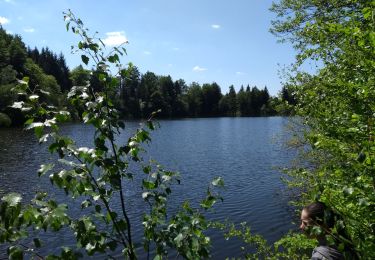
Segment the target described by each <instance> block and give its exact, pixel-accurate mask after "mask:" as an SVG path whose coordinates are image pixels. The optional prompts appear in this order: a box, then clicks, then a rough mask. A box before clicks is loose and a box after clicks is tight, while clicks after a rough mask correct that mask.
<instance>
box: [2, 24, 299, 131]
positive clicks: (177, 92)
mask: <svg viewBox="0 0 375 260" xmlns="http://www.w3.org/2000/svg"><path fill="white" fill-rule="evenodd" d="M127 72H128V73H127V75H125V76H123V77H122V78H121V80H120V82H121V84H120V85H119V87H118V89H117V90H116V91H114V92H113V93H112V95H113V97H112V99H113V100H114V102H115V106H116V107H117V109H118V110H119V111H120V112H121V113H122V115H123V116H124V117H126V118H146V117H148V116H149V115H150V114H151V113H152V112H154V111H158V110H160V111H161V112H160V113H159V114H158V116H159V117H162V118H180V117H217V116H272V115H289V114H290V113H291V111H292V109H291V107H290V104H295V102H294V100H293V98H292V97H291V96H290V94H289V93H288V90H287V89H285V88H284V89H283V90H282V91H281V92H280V94H279V96H278V97H272V96H270V94H269V92H268V89H267V87H264V88H263V89H260V88H258V87H256V86H253V87H250V86H249V85H248V86H247V87H246V88H244V87H243V86H241V88H240V90H239V91H238V92H236V90H235V88H234V86H233V85H232V86H230V87H229V91H228V93H225V94H223V93H222V91H221V87H220V86H219V85H218V84H217V83H215V82H213V83H206V84H202V85H200V84H198V83H196V82H193V83H191V84H189V85H188V84H186V82H185V81H184V80H183V79H178V80H173V79H172V78H171V77H170V76H160V75H156V74H155V73H153V72H146V73H145V74H141V73H140V71H139V69H138V68H137V67H136V66H133V65H130V66H129V69H128V70H127ZM25 76H27V77H29V85H30V87H31V90H32V89H34V88H35V86H39V88H40V89H42V90H43V91H45V92H46V93H49V94H48V95H45V97H44V100H42V101H45V102H47V103H51V104H53V105H56V106H61V107H69V105H68V104H67V103H66V94H67V93H68V92H69V90H70V89H71V88H72V86H74V85H87V84H90V85H91V86H92V87H93V89H94V91H101V88H102V86H101V85H100V81H99V79H98V78H97V73H96V72H95V71H91V70H87V69H84V68H83V67H82V66H81V65H80V66H78V67H76V68H74V69H73V70H71V71H70V70H69V68H68V66H67V65H66V62H65V58H64V56H63V54H62V53H60V54H59V55H57V54H55V53H53V52H52V51H51V50H49V49H48V48H42V49H41V50H40V51H39V50H38V49H37V48H34V49H31V48H30V47H26V46H25V44H24V43H23V42H22V39H21V37H20V36H18V35H10V34H7V33H6V31H5V30H4V29H3V28H0V126H1V125H10V124H22V123H23V122H24V120H25V118H24V115H23V114H22V113H21V112H19V111H18V110H16V109H13V108H12V104H13V103H14V102H15V101H18V102H20V101H22V97H21V99H20V97H19V95H18V94H17V93H15V92H14V91H13V89H14V87H15V86H16V85H17V84H18V80H20V79H22V78H23V77H25Z"/></svg>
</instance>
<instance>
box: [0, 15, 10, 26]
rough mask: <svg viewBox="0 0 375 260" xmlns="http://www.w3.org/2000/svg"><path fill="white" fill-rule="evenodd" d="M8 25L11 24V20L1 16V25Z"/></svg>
mask: <svg viewBox="0 0 375 260" xmlns="http://www.w3.org/2000/svg"><path fill="white" fill-rule="evenodd" d="M7 23H10V21H9V19H7V18H5V17H2V16H0V24H1V25H4V24H7Z"/></svg>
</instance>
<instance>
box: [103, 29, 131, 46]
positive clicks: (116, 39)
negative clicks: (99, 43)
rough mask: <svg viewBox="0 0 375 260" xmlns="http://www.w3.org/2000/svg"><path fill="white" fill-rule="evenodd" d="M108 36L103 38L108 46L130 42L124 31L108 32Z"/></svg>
mask: <svg viewBox="0 0 375 260" xmlns="http://www.w3.org/2000/svg"><path fill="white" fill-rule="evenodd" d="M106 35H107V37H106V38H105V39H103V42H104V44H105V45H107V46H118V45H121V44H123V43H128V39H127V38H126V36H125V33H124V31H119V32H107V33H106Z"/></svg>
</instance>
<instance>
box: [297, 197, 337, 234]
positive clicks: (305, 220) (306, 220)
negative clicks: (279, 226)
mask: <svg viewBox="0 0 375 260" xmlns="http://www.w3.org/2000/svg"><path fill="white" fill-rule="evenodd" d="M325 215H326V206H325V204H324V203H322V202H313V203H311V204H309V205H307V206H306V207H304V208H303V209H302V212H301V225H300V229H301V230H306V229H307V227H309V226H328V225H327V224H328V223H324V222H325V219H326V217H325ZM329 226H330V225H329Z"/></svg>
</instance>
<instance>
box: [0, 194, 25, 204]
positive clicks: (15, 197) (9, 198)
mask: <svg viewBox="0 0 375 260" xmlns="http://www.w3.org/2000/svg"><path fill="white" fill-rule="evenodd" d="M1 200H2V201H4V202H6V203H8V205H9V206H11V207H13V206H16V205H18V204H19V203H20V202H21V200H22V197H21V195H20V194H18V193H15V192H11V193H9V194H7V195H5V196H4V197H2V198H1Z"/></svg>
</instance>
